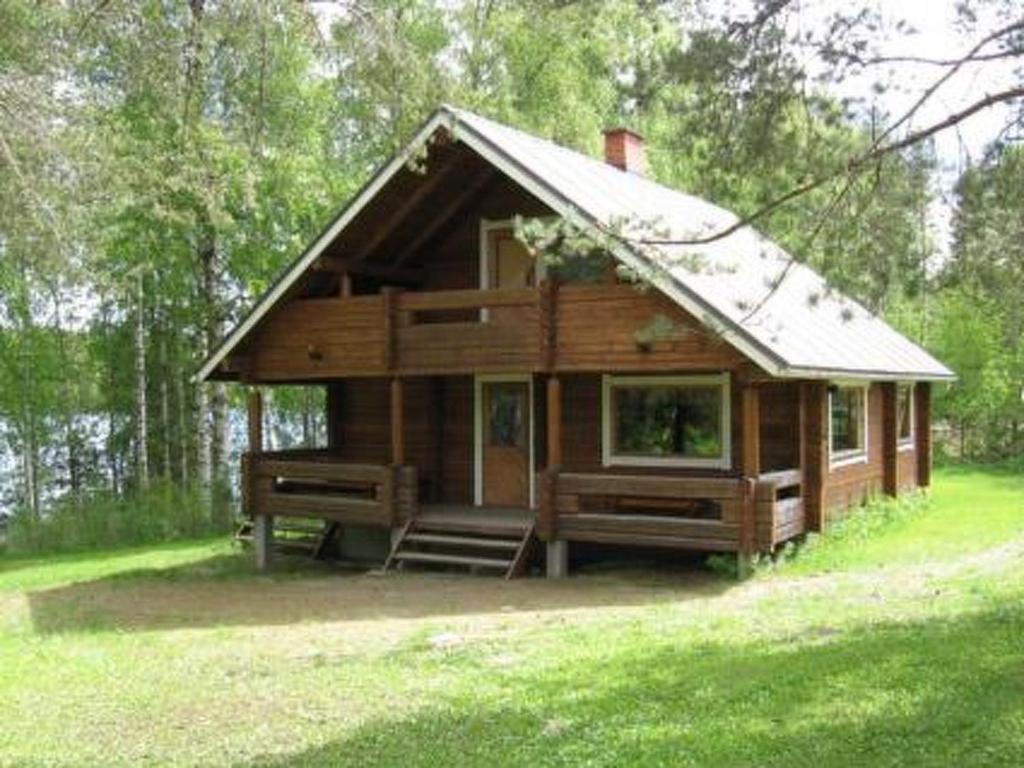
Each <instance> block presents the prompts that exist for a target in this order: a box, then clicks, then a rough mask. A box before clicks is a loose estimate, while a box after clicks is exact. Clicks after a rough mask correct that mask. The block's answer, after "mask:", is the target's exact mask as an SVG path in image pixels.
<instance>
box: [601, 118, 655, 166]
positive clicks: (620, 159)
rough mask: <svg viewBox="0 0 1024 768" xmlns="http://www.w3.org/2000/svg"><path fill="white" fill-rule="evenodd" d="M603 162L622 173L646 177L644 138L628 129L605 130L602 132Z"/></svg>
mask: <svg viewBox="0 0 1024 768" xmlns="http://www.w3.org/2000/svg"><path fill="white" fill-rule="evenodd" d="M604 161H605V162H606V163H608V164H609V165H614V166H615V167H616V168H619V169H621V170H623V171H629V172H630V173H635V174H637V175H639V176H646V175H647V151H646V150H645V149H644V137H643V136H641V135H640V134H639V133H636V132H635V131H631V130H629V129H628V128H607V129H605V132H604Z"/></svg>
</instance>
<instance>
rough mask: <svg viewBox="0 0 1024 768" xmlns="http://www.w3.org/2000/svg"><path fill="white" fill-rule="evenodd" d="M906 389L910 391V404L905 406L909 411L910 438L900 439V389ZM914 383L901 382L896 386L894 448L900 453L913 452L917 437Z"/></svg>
mask: <svg viewBox="0 0 1024 768" xmlns="http://www.w3.org/2000/svg"><path fill="white" fill-rule="evenodd" d="M903 387H906V388H907V389H909V390H910V403H909V405H908V406H907V407H908V408H909V409H910V436H909V437H900V424H899V414H900V410H899V408H900V406H899V402H900V389H902V388H903ZM914 400H915V398H914V382H912V381H901V382H898V383H897V384H896V417H897V418H896V448H897V450H900V451H912V450H914V438H916V437H917V416H916V415H915V413H914V411H915V408H914Z"/></svg>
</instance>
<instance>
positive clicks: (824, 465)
mask: <svg viewBox="0 0 1024 768" xmlns="http://www.w3.org/2000/svg"><path fill="white" fill-rule="evenodd" d="M801 386H802V387H803V389H804V393H803V398H802V400H803V404H804V408H805V414H804V426H805V429H806V435H805V437H804V456H805V464H804V466H803V476H804V482H803V498H804V519H805V520H806V528H807V530H808V531H819V532H820V531H823V530H825V516H826V511H825V483H826V482H827V479H828V413H827V410H828V386H827V385H826V383H825V382H824V381H807V382H804V383H803V384H802V385H801Z"/></svg>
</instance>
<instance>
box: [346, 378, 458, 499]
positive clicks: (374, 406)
mask: <svg viewBox="0 0 1024 768" xmlns="http://www.w3.org/2000/svg"><path fill="white" fill-rule="evenodd" d="M327 397H328V403H327V412H328V414H329V419H330V423H329V425H328V439H329V442H328V447H329V449H330V450H331V452H332V453H333V454H335V455H336V456H337V457H338V458H339V459H340V460H342V461H351V462H357V463H368V464H387V463H388V462H389V461H390V457H391V405H390V387H389V381H388V379H383V378H372V379H350V380H347V381H343V382H337V383H335V384H332V385H331V386H330V387H329V388H328V393H327ZM404 397H405V407H404V409H403V412H404V419H405V429H404V432H403V434H404V437H405V451H406V463H407V464H410V465H413V466H415V467H416V469H417V474H418V476H419V478H420V480H421V486H422V491H423V493H424V494H425V498H424V501H430V500H434V501H437V500H443V501H446V502H450V503H454V504H471V503H472V502H473V379H472V377H471V376H450V377H445V378H444V379H443V380H442V381H441V382H438V380H437V379H435V378H433V377H414V378H407V379H405V380H404Z"/></svg>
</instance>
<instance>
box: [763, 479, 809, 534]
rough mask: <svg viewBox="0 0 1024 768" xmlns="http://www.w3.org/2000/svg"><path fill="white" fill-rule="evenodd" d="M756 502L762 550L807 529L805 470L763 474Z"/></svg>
mask: <svg viewBox="0 0 1024 768" xmlns="http://www.w3.org/2000/svg"><path fill="white" fill-rule="evenodd" d="M755 502H756V503H755V507H756V516H757V545H758V547H759V548H760V549H770V548H771V547H774V546H775V545H776V544H780V543H781V542H784V541H788V540H789V539H792V538H793V537H794V536H799V535H800V534H801V533H803V532H804V531H805V530H806V520H805V513H804V498H803V472H802V471H801V470H799V469H785V470H781V471H779V472H766V473H763V474H762V475H760V476H759V477H758V479H757V491H756V493H755Z"/></svg>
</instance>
